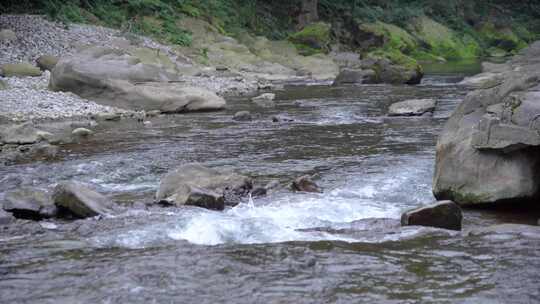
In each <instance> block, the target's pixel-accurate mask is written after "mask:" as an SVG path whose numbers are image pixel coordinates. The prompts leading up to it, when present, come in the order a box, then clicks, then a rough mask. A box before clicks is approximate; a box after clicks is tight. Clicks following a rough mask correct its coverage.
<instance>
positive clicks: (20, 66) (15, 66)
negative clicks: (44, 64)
mask: <svg viewBox="0 0 540 304" xmlns="http://www.w3.org/2000/svg"><path fill="white" fill-rule="evenodd" d="M41 73H42V72H41V70H40V69H39V68H38V67H35V66H33V65H31V64H30V63H6V64H4V65H2V66H0V76H4V77H34V76H41Z"/></svg>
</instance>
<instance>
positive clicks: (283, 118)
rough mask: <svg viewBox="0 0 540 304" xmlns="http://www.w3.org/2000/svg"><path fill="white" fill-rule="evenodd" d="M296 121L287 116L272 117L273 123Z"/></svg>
mask: <svg viewBox="0 0 540 304" xmlns="http://www.w3.org/2000/svg"><path fill="white" fill-rule="evenodd" d="M293 121H294V119H292V118H290V117H288V116H286V115H274V116H272V122H293Z"/></svg>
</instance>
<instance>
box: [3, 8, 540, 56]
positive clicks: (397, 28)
mask: <svg viewBox="0 0 540 304" xmlns="http://www.w3.org/2000/svg"><path fill="white" fill-rule="evenodd" d="M301 2H302V0H292V1H290V0H288V1H285V0H273V1H263V0H64V1H62V0H37V1H31V0H4V1H2V3H1V4H0V13H5V12H13V13H19V12H25V13H44V14H46V15H48V16H49V17H50V18H53V19H55V20H60V21H63V22H64V23H66V24H68V23H69V22H78V23H92V24H98V25H105V26H110V27H115V28H119V29H122V30H123V31H125V32H126V33H136V34H145V35H150V36H152V37H154V38H156V39H158V40H160V41H163V42H167V43H172V44H177V45H180V46H190V45H192V43H193V39H194V37H193V35H194V33H192V32H190V30H188V29H189V28H188V27H185V26H184V25H183V23H182V20H183V19H185V18H195V19H198V20H202V21H204V22H207V23H208V24H210V25H211V26H212V27H213V28H214V29H216V31H217V32H218V33H220V34H225V35H230V36H234V37H237V38H238V37H241V36H242V35H243V34H244V33H249V34H250V35H252V36H264V37H266V38H268V39H270V40H285V39H288V40H289V41H291V42H292V43H294V45H295V46H296V48H297V49H298V50H299V52H300V53H301V54H303V55H306V56H309V55H314V54H317V53H325V52H327V51H328V50H329V49H330V45H331V44H332V43H338V42H339V43H340V44H341V46H342V47H345V48H350V49H351V50H354V51H358V52H360V53H362V54H363V55H364V56H365V55H367V54H371V55H377V56H382V57H385V58H388V59H391V60H393V61H396V62H400V63H405V64H411V63H412V62H413V61H414V59H416V60H425V61H442V60H454V59H467V58H475V57H479V56H488V55H492V56H504V55H508V54H513V53H515V52H517V51H518V50H520V49H522V48H523V47H525V46H526V45H527V44H528V43H530V42H531V41H533V40H535V39H539V38H540V35H539V34H540V3H539V2H538V1H533V0H529V1H519V2H512V1H503V0H479V1H466V0H447V1H437V0H319V2H318V17H319V20H320V22H316V23H312V24H311V25H308V26H306V27H305V28H301V29H298V28H297V26H298V16H299V14H301V12H300V11H301V9H300V8H301ZM201 52H204V51H202V50H201ZM207 52H208V51H206V53H207ZM202 54H203V57H205V56H204V53H202ZM206 57H207V56H206ZM413 58H414V59H413Z"/></svg>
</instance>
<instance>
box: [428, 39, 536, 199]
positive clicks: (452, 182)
mask: <svg viewBox="0 0 540 304" xmlns="http://www.w3.org/2000/svg"><path fill="white" fill-rule="evenodd" d="M530 48H531V49H530V50H526V51H525V52H524V54H529V53H532V54H534V49H538V52H540V43H536V44H533V45H532V46H531V47H530ZM518 58H519V59H517V61H512V62H511V63H510V64H512V65H513V66H512V71H511V72H505V73H504V74H499V76H500V77H502V78H501V79H503V80H502V81H501V83H500V84H499V85H497V86H495V87H492V88H489V89H481V90H476V91H473V92H471V93H469V94H468V95H467V96H466V97H465V99H464V101H463V102H462V103H461V104H460V105H459V106H458V107H457V109H456V110H455V111H454V113H453V114H452V116H451V117H450V119H449V120H448V121H447V123H446V125H445V127H444V129H443V131H442V133H441V135H440V137H439V140H438V142H437V148H436V150H437V157H436V166H435V175H434V180H433V193H434V195H435V196H436V197H437V199H439V200H446V199H448V200H452V201H454V202H456V203H458V204H460V205H472V204H487V203H495V202H502V203H505V204H511V203H512V202H516V201H518V202H522V201H536V200H537V199H538V197H540V176H539V175H538V172H539V169H540V156H539V155H540V154H539V153H538V149H539V147H540V133H538V131H539V130H540V123H539V119H538V117H540V104H539V103H538V100H540V99H539V97H540V62H537V61H535V60H538V59H537V58H536V56H533V57H527V56H525V55H523V56H521V57H518Z"/></svg>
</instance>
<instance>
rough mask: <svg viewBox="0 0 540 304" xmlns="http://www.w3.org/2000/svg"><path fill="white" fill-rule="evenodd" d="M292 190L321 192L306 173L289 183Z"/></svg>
mask: <svg viewBox="0 0 540 304" xmlns="http://www.w3.org/2000/svg"><path fill="white" fill-rule="evenodd" d="M291 187H292V189H293V190H294V191H300V192H313V193H322V192H323V191H322V189H321V188H320V187H319V186H318V185H317V184H316V183H315V182H314V181H312V180H311V177H310V176H308V175H304V176H301V177H299V178H297V179H295V180H294V181H293V183H292V185H291Z"/></svg>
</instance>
